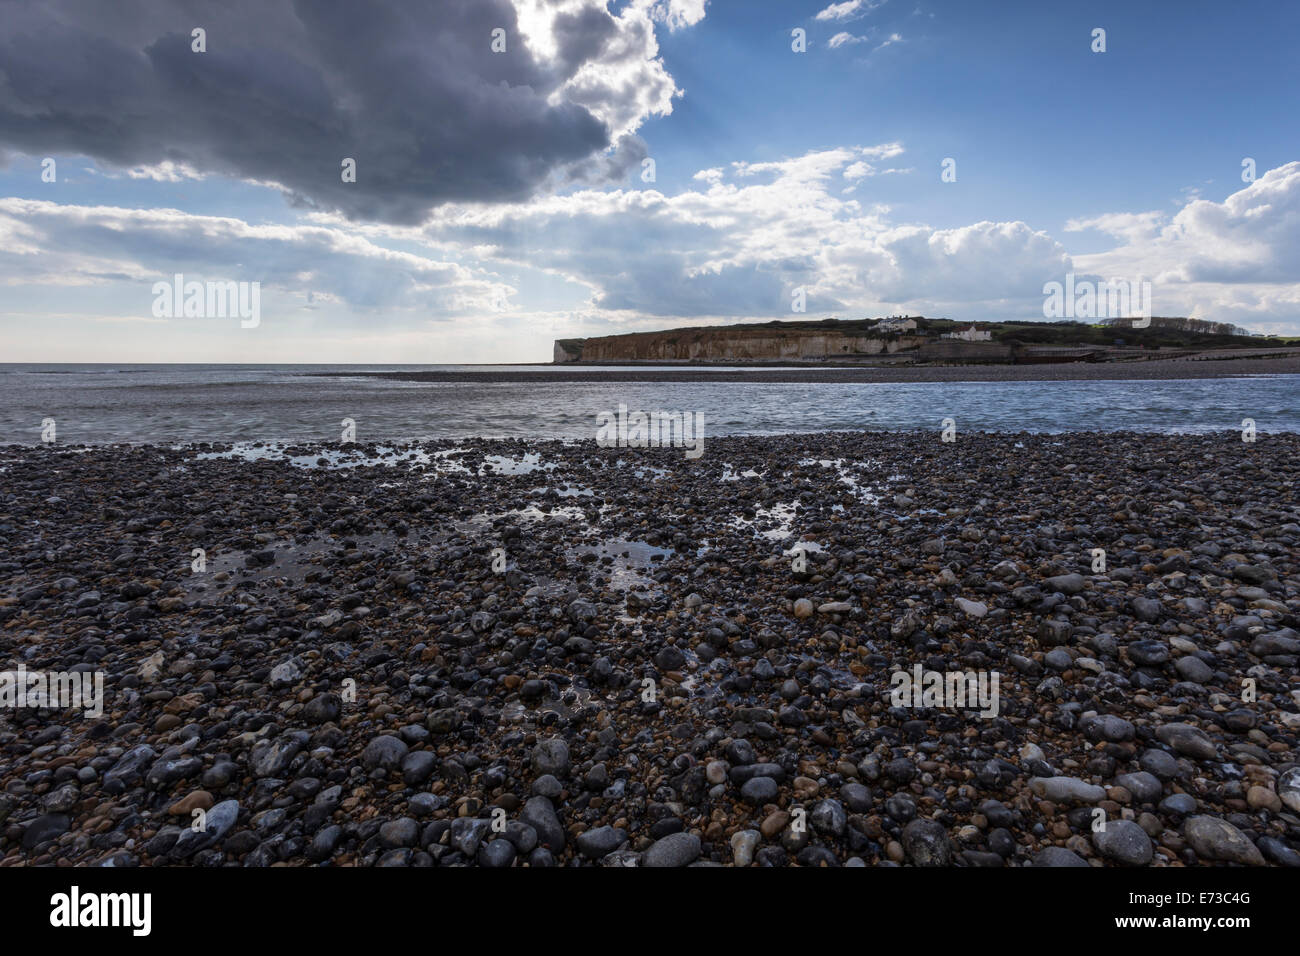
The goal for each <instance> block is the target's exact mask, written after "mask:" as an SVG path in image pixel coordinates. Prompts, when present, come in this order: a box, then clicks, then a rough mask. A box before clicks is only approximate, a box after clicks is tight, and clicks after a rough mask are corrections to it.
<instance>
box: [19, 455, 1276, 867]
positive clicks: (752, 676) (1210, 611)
mask: <svg viewBox="0 0 1300 956" xmlns="http://www.w3.org/2000/svg"><path fill="white" fill-rule="evenodd" d="M1298 482H1300V435H1297V434H1294V433H1276V434H1266V435H1265V434H1261V435H1260V436H1259V438H1258V440H1257V441H1255V442H1253V443H1247V442H1243V441H1242V436H1241V434H1240V433H1238V432H1221V433H1209V434H1202V435H1159V434H1137V433H1129V432H1104V433H1103V432H1074V433H1069V434H1029V433H1020V434H1012V433H978V432H968V433H963V434H961V435H959V436H958V437H957V439H956V441H954V442H951V443H948V442H943V441H941V440H940V438H939V435H938V432H937V431H935V432H926V433H921V432H832V433H820V434H791V435H780V436H732V437H716V438H715V437H710V438H709V440H708V443H707V451H706V453H705V454H704V455H703V456H702V457H700V458H699V459H697V460H689V459H687V458H686V457H685V456H684V455H683V454H682V453H681V451H680V450H676V449H667V448H666V449H627V448H623V449H618V448H599V447H596V446H595V444H594V443H593V442H591V441H586V442H580V441H570V442H560V441H528V440H455V441H453V440H446V441H430V442H420V443H414V444H410V443H408V444H402V443H396V444H391V445H384V446H379V445H368V444H364V443H362V444H346V445H339V444H337V443H335V444H325V445H320V444H316V445H257V444H253V445H238V446H235V445H221V444H197V445H188V446H181V447H163V446H158V445H139V444H137V445H99V446H64V445H57V444H56V445H52V446H48V447H40V446H37V447H32V446H18V445H7V446H0V540H2V541H3V545H0V668H3V669H5V670H7V671H10V672H12V671H14V670H15V669H17V668H18V667H19V666H20V665H21V666H22V667H23V668H25V669H26V671H28V672H63V673H69V672H70V673H84V672H93V673H98V674H101V675H102V679H103V700H102V713H100V714H99V715H97V716H86V715H84V714H83V713H81V712H79V711H76V710H69V709H62V710H61V709H55V708H48V707H21V706H20V707H7V708H0V865H3V866H9V867H12V866H31V865H47V866H56V865H57V866H63V865H100V866H116V867H123V866H126V867H133V866H141V867H148V866H164V865H166V866H172V865H190V866H203V867H219V866H243V867H260V866H317V865H329V866H421V867H430V866H485V867H510V866H529V867H548V866H629V867H631V866H647V867H676V866H688V865H696V866H755V865H757V866H776V867H783V866H801V867H809V866H811V867H816V866H871V867H876V866H885V867H887V866H898V865H915V866H958V867H1023V866H1034V867H1041V866H1094V867H1111V866H1159V867H1200V866H1234V865H1236V866H1284V867H1293V866H1297V865H1300V762H1298V760H1297V749H1296V748H1297V738H1298V737H1300V672H1298V671H1297V664H1298V663H1300V630H1298V629H1300V495H1298V493H1297V485H1298ZM1099 552H1100V553H1099ZM918 668H919V669H920V670H921V671H924V672H927V673H939V674H950V673H955V672H961V673H972V674H980V675H985V676H989V675H996V678H997V688H998V703H997V707H996V714H988V713H981V712H980V711H979V710H978V709H976V708H974V707H962V706H945V705H944V703H945V702H943V701H940V702H939V705H937V706H925V705H923V704H922V705H920V706H918V705H917V702H914V701H910V700H909V701H905V702H903V703H902V704H900V703H899V701H898V698H897V696H896V695H894V694H892V693H891V690H892V688H893V686H894V683H895V681H896V676H895V675H898V674H911V673H916V672H918ZM196 816H197V817H198V818H200V819H202V820H203V821H204V825H203V826H202V827H198V828H195V827H194V826H192V821H193V820H194V819H195V818H196Z"/></svg>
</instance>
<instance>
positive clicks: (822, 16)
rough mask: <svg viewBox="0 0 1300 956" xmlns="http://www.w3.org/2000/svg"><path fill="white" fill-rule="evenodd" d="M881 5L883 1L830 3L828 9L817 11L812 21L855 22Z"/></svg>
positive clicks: (868, 0)
mask: <svg viewBox="0 0 1300 956" xmlns="http://www.w3.org/2000/svg"><path fill="white" fill-rule="evenodd" d="M883 4H884V0H844V2H843V3H832V4H831V5H830V6H829V7H826V8H825V9H823V10H820V11H818V13H817V16H816V17H815V18H814V19H817V20H821V21H823V22H825V21H827V20H856V19H857V18H858V17H862V16H866V15H867V14H868V13H870V12H871V11H872V10H875V9H877V8H879V7H881V6H882V5H883Z"/></svg>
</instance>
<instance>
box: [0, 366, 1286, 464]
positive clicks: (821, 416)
mask: <svg viewBox="0 0 1300 956" xmlns="http://www.w3.org/2000/svg"><path fill="white" fill-rule="evenodd" d="M488 368H489V367H487V366H419V367H417V366H320V365H312V366H263V365H246V366H239V365H219V366H196V365H0V443H4V444H8V443H17V444H37V443H39V442H40V440H41V431H42V422H43V421H44V420H45V419H47V418H53V419H54V420H55V423H56V428H57V438H58V440H59V442H60V443H68V444H72V443H84V444H105V443H115V442H131V443H162V444H177V443H187V442H237V441H294V442H315V441H338V440H339V438H340V435H341V432H342V425H341V422H342V420H343V419H345V418H350V419H352V420H353V421H355V423H356V438H357V440H358V441H360V442H378V441H404V440H418V439H429V438H466V437H472V436H483V437H511V438H542V439H547V438H565V439H582V438H592V437H594V435H595V431H596V427H597V426H596V416H597V414H598V413H600V412H602V411H614V410H616V409H617V408H618V406H619V405H620V404H622V405H626V406H627V407H628V409H629V410H633V411H637V410H640V411H661V410H662V411H683V412H698V413H702V414H703V416H704V422H705V435H706V436H710V435H711V436H719V435H728V434H775V433H783V432H812V431H832V430H852V429H872V430H912V429H936V430H937V429H938V428H940V422H941V421H942V420H943V419H944V418H953V419H954V420H955V421H956V423H957V427H958V429H959V431H960V430H967V431H1013V432H1016V431H1029V432H1062V431H1079V430H1101V431H1141V432H1160V433H1176V432H1213V431H1225V430H1234V431H1235V430H1239V429H1240V428H1241V423H1242V419H1244V418H1250V419H1253V420H1254V421H1255V423H1256V427H1257V429H1258V431H1259V433H1260V434H1267V433H1268V432H1280V431H1290V432H1297V431H1300V375H1256V376H1243V377H1239V378H1220V379H1198V380H1188V381H1128V382H942V383H930V382H927V383H887V384H821V383H817V384H771V383H752V384H750V383H743V382H742V383H730V382H699V383H693V382H666V383H611V382H592V383H590V384H588V383H583V382H548V381H547V380H546V379H547V375H548V373H549V372H550V371H551V370H552V369H551V368H550V367H547V366H539V367H536V368H535V369H533V371H535V372H536V379H537V380H536V382H531V381H530V382H525V383H519V382H509V383H498V382H468V383H418V382H399V381H389V380H384V379H374V378H365V377H362V376H356V377H352V376H344V377H319V376H313V375H310V374H308V373H311V372H321V371H344V372H346V371H363V370H365V371H378V370H407V371H410V370H452V371H455V370H465V371H484V370H487V369H488ZM510 370H511V371H516V372H517V371H520V368H518V367H512V368H511V369H510ZM565 371H567V372H572V371H573V369H572V368H567V369H565Z"/></svg>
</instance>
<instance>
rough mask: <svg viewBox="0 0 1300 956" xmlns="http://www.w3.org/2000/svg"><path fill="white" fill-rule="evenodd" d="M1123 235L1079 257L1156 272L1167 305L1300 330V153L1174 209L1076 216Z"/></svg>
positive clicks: (1163, 308)
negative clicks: (1244, 182)
mask: <svg viewBox="0 0 1300 956" xmlns="http://www.w3.org/2000/svg"><path fill="white" fill-rule="evenodd" d="M1066 228H1067V229H1070V228H1099V229H1102V230H1103V231H1105V232H1108V233H1110V234H1111V235H1115V236H1117V237H1119V238H1120V239H1122V240H1123V243H1122V244H1121V245H1119V246H1116V247H1115V248H1114V249H1110V250H1107V251H1105V252H1098V253H1093V254H1090V255H1085V256H1079V257H1078V258H1077V265H1078V266H1079V268H1081V269H1087V270H1088V271H1089V272H1092V273H1095V274H1098V275H1102V276H1106V277H1111V276H1115V277H1124V278H1130V279H1132V278H1136V277H1138V276H1141V277H1143V278H1147V279H1150V280H1151V283H1152V300H1153V301H1152V307H1153V309H1155V311H1156V312H1157V313H1158V314H1165V315H1171V314H1176V315H1193V316H1198V317H1201V318H1210V319H1216V320H1220V321H1230V322H1237V323H1239V324H1245V325H1249V326H1254V327H1259V328H1261V329H1263V330H1265V331H1276V332H1290V333H1291V334H1297V333H1300V281H1298V276H1297V271H1296V264H1297V263H1300V162H1291V163H1287V164H1285V165H1283V166H1279V167H1277V168H1276V169H1271V170H1269V171H1268V172H1266V173H1265V174H1264V175H1262V176H1260V177H1259V178H1258V179H1257V180H1255V182H1253V183H1251V184H1250V185H1248V186H1246V187H1245V188H1244V189H1241V190H1238V191H1237V192H1235V193H1232V194H1231V195H1230V196H1228V197H1227V198H1226V199H1225V200H1224V201H1223V202H1212V201H1210V200H1206V199H1192V200H1191V201H1189V202H1188V203H1187V204H1186V205H1184V206H1183V207H1182V208H1181V209H1180V210H1179V211H1178V212H1177V213H1176V214H1174V215H1173V216H1172V217H1170V216H1166V215H1165V214H1163V213H1159V212H1147V213H1138V214H1127V213H1114V214H1110V215H1107V216H1099V217H1094V218H1093V219H1087V220H1072V221H1071V222H1070V223H1067V226H1066Z"/></svg>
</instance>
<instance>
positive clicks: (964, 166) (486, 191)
mask: <svg viewBox="0 0 1300 956" xmlns="http://www.w3.org/2000/svg"><path fill="white" fill-rule="evenodd" d="M196 30H198V31H201V32H200V33H198V34H196V32H195V31H196ZM1298 40H1300V4H1276V3H1272V2H1256V0H1241V2H1236V3H1233V4H1224V3H1208V2H1206V3H1198V2H1180V3H1177V4H1174V3H1146V4H1134V3H1132V2H1131V0H1126V2H1115V3H1111V2H1089V3H1078V2H1059V3H1056V2H1054V3H1042V2H1039V0H1033V2H1015V0H1010V2H1006V0H1004V2H999V3H977V2H971V0H952V2H948V0H944V2H939V0H919V2H918V0H842V2H838V3H827V2H824V0H819V2H807V3H805V2H801V0H780V2H776V0H772V2H767V0H555V2H543V0H369V2H366V3H364V4H363V3H358V2H355V0H296V2H294V0H224V2H221V3H215V2H211V0H117V2H115V3H113V4H103V3H99V2H95V0H0V362H119V363H121V362H268V363H300V362H301V363H307V362H322V363H419V364H441V363H495V362H546V361H550V359H551V356H552V343H553V340H554V339H557V338H574V337H584V336H593V335H607V334H614V333H618V332H629V331H643V330H654V329H665V328H673V327H680V326H689V325H716V324H727V323H737V322H767V321H771V320H773V319H792V318H794V319H821V318H827V317H836V318H842V319H849V318H862V317H870V316H883V315H895V314H911V315H927V316H931V317H945V318H953V319H957V320H960V321H966V320H970V321H989V320H999V319H1029V320H1034V319H1039V320H1041V319H1043V316H1044V299H1045V295H1044V286H1045V284H1047V283H1052V282H1064V281H1065V278H1066V276H1067V274H1073V275H1074V276H1075V277H1076V281H1085V282H1086V281H1089V280H1092V281H1097V282H1102V281H1106V280H1108V279H1123V280H1127V281H1130V282H1139V281H1148V282H1150V283H1151V302H1152V312H1153V313H1154V314H1156V315H1191V316H1195V317H1198V318H1204V319H1210V320H1213V321H1222V322H1231V323H1234V324H1237V325H1241V326H1244V327H1246V328H1249V329H1252V330H1256V331H1259V332H1263V333H1279V334H1289V335H1300V123H1297V119H1296V118H1297V116H1300V66H1298V65H1297V64H1298V63H1300V58H1297V57H1296V56H1295V49H1296V46H1297V41H1298ZM349 161H351V163H352V164H354V167H353V168H354V169H355V175H354V176H353V175H351V173H352V168H349ZM176 276H180V277H181V278H180V280H179V284H180V286H181V294H180V295H179V296H177V295H176V294H175V293H173V292H172V291H171V290H172V288H173V287H174V286H175V285H176V284H177V280H176V278H175V277H176ZM227 283H235V284H237V285H236V286H234V287H232V286H227V285H226V284H227ZM209 286H212V287H215V288H216V289H218V290H226V289H235V288H237V289H238V290H239V291H241V292H243V293H244V294H245V298H244V302H245V305H246V306H248V307H249V309H251V307H252V304H253V303H254V302H256V304H257V309H256V315H255V317H252V316H253V313H252V312H251V311H246V313H245V314H244V315H243V316H240V315H234V314H231V312H226V313H225V314H220V313H221V312H222V311H223V310H221V309H219V308H217V305H219V299H220V296H218V297H217V299H214V300H209V299H208V298H207V293H208V292H209V291H210V289H209ZM164 290H166V291H164ZM192 290H197V291H198V292H199V293H200V294H198V295H195V296H192V297H191V296H190V292H191V291H192ZM254 292H255V293H256V298H254V297H253V294H254ZM187 298H190V299H192V302H191V305H192V308H190V309H187V308H185V304H186V301H185V300H186V299H187ZM178 305H179V306H181V308H179V309H178V308H176V306H178ZM800 305H802V307H803V310H804V311H802V312H801V311H797V310H798V309H799V307H800ZM232 311H233V310H232Z"/></svg>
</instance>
